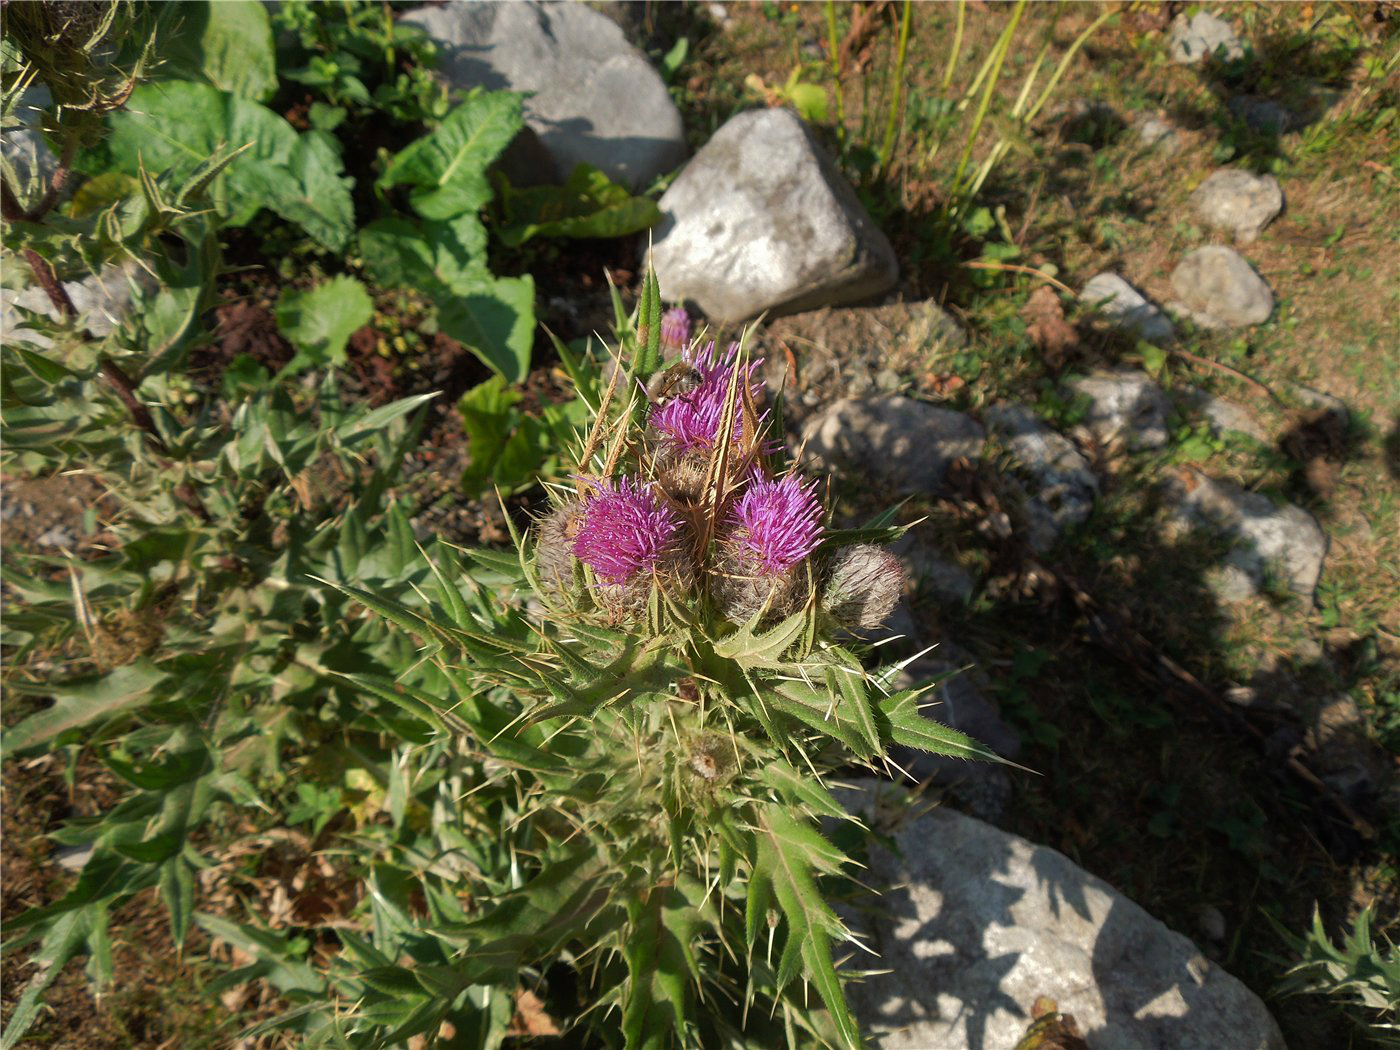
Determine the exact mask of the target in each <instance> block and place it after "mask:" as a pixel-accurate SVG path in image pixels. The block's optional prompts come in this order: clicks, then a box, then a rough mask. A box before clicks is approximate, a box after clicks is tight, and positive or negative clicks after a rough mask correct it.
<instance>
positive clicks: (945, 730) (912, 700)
mask: <svg viewBox="0 0 1400 1050" xmlns="http://www.w3.org/2000/svg"><path fill="white" fill-rule="evenodd" d="M921 695H924V690H920V689H906V690H904V691H903V692H899V693H895V694H894V695H893V696H891V697H887V698H886V699H884V700H882V701H880V707H879V710H880V713H881V714H882V715H883V716H884V719H885V720H886V721H887V723H888V727H887V728H886V730H885V732H886V734H887V735H888V738H889V739H890V740H891V741H892V742H894V743H896V744H904V745H905V746H907V747H917V748H919V749H920V750H923V751H932V752H933V753H934V754H936V755H950V756H952V757H953V758H977V759H982V760H984V761H987V762H1004V761H1005V759H1003V758H1002V757H1001V756H1000V755H998V754H997V753H996V752H995V751H993V750H991V749H990V748H988V747H986V746H985V745H983V744H979V743H978V742H977V741H976V740H974V739H972V737H970V736H968V735H967V734H966V733H962V732H959V731H958V730H956V729H953V728H952V727H951V726H945V725H943V724H941V723H939V722H935V721H934V720H933V719H931V718H925V717H924V716H923V715H922V714H920V713H919V697H920V696H921Z"/></svg>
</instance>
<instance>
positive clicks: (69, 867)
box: [53, 842, 93, 871]
mask: <svg viewBox="0 0 1400 1050" xmlns="http://www.w3.org/2000/svg"><path fill="white" fill-rule="evenodd" d="M92 854H93V845H92V843H90V842H89V843H87V844H85V845H82V846H60V847H59V848H58V849H56V850H54V851H53V859H54V861H55V862H56V863H57V864H58V866H59V867H60V868H62V869H63V870H64V871H82V870H83V869H84V868H85V867H87V862H88V861H89V860H91V859H92Z"/></svg>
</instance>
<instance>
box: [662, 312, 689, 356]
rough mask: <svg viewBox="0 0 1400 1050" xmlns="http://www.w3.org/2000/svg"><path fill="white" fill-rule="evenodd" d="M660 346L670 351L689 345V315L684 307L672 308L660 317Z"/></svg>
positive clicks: (682, 348)
mask: <svg viewBox="0 0 1400 1050" xmlns="http://www.w3.org/2000/svg"><path fill="white" fill-rule="evenodd" d="M661 345H662V346H664V347H667V348H669V349H672V350H684V349H685V348H686V347H687V346H689V345H690V314H688V313H686V312H685V307H684V306H673V307H671V309H669V310H667V311H666V312H665V313H664V314H662V315H661Z"/></svg>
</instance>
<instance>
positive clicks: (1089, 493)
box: [982, 404, 1099, 553]
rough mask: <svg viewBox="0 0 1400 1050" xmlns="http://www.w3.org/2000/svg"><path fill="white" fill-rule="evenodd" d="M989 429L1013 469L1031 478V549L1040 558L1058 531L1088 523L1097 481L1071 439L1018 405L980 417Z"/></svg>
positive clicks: (997, 407)
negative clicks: (1011, 459) (1007, 453)
mask: <svg viewBox="0 0 1400 1050" xmlns="http://www.w3.org/2000/svg"><path fill="white" fill-rule="evenodd" d="M982 419H983V420H984V421H985V422H986V424H987V429H988V430H989V431H990V432H991V433H993V434H995V435H996V436H997V437H998V438H1000V439H1001V440H1002V441H1003V442H1005V444H1006V446H1007V448H1008V449H1009V450H1010V452H1011V454H1012V456H1013V457H1014V466H1015V467H1017V468H1018V469H1019V470H1020V471H1021V472H1023V473H1024V474H1025V476H1026V477H1027V478H1028V479H1029V482H1030V486H1031V491H1030V493H1029V494H1030V496H1031V499H1032V506H1033V507H1034V508H1035V509H1031V510H1030V517H1031V521H1030V525H1031V529H1032V535H1031V537H1030V539H1031V546H1032V547H1033V548H1034V549H1035V550H1037V551H1040V552H1041V553H1044V552H1045V551H1046V550H1048V549H1049V548H1050V547H1052V546H1054V543H1055V541H1056V540H1057V539H1058V538H1059V536H1060V532H1061V531H1062V530H1063V529H1064V528H1066V527H1067V526H1070V525H1079V524H1082V523H1083V522H1085V521H1087V520H1088V519H1089V515H1090V514H1092V513H1093V510H1094V500H1095V499H1096V498H1097V497H1098V494H1099V479H1098V477H1097V476H1096V475H1095V474H1094V472H1093V470H1091V469H1090V467H1089V462H1088V460H1086V459H1085V458H1084V457H1083V456H1082V455H1080V454H1079V450H1078V449H1076V448H1075V447H1074V444H1073V443H1072V442H1071V441H1069V439H1067V438H1065V437H1063V436H1061V435H1060V434H1057V433H1055V432H1054V431H1053V430H1051V429H1050V428H1049V427H1047V426H1046V425H1045V424H1044V423H1042V422H1041V421H1040V420H1039V419H1037V418H1036V416H1035V414H1034V413H1033V412H1031V411H1030V410H1029V409H1027V408H1025V407H1023V406H1021V405H1012V404H1001V405H993V406H991V407H990V408H988V409H986V410H985V411H984V412H983V413H982Z"/></svg>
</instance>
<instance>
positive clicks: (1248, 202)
mask: <svg viewBox="0 0 1400 1050" xmlns="http://www.w3.org/2000/svg"><path fill="white" fill-rule="evenodd" d="M1191 204H1192V206H1193V207H1194V208H1195V209H1196V214H1197V215H1198V216H1200V218H1201V221H1202V222H1204V223H1205V224H1206V225H1207V226H1213V227H1215V228H1216V229H1218V230H1228V231H1229V232H1230V233H1233V234H1234V235H1235V240H1236V241H1239V242H1240V243H1242V244H1248V243H1249V242H1250V241H1253V240H1254V239H1255V238H1257V237H1258V236H1259V233H1260V231H1261V230H1263V229H1264V227H1265V226H1267V225H1269V223H1271V222H1272V221H1273V220H1274V217H1275V216H1277V215H1278V213H1279V212H1281V211H1282V210H1283V191H1282V190H1280V189H1279V186H1278V179H1276V178H1274V177H1273V176H1272V175H1255V174H1254V173H1253V172H1248V171H1242V170H1240V169H1239V168H1221V169H1220V170H1219V171H1217V172H1214V173H1212V174H1211V176H1210V177H1209V178H1208V179H1206V181H1205V182H1203V183H1201V184H1200V186H1198V187H1197V188H1196V192H1195V193H1193V194H1191Z"/></svg>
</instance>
